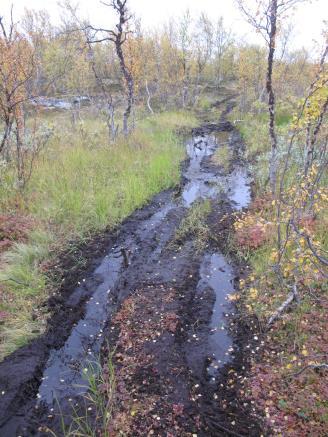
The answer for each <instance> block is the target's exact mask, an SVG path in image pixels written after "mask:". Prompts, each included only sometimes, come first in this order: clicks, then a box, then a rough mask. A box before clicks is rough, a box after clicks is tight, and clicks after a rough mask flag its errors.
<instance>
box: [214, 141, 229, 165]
mask: <svg viewBox="0 0 328 437" xmlns="http://www.w3.org/2000/svg"><path fill="white" fill-rule="evenodd" d="M212 159H213V161H214V163H215V164H217V165H220V166H222V167H223V169H224V171H225V172H228V170H229V167H230V163H231V159H232V149H231V148H230V147H229V145H228V144H223V145H222V146H220V147H218V148H217V149H216V151H215V152H214V154H213V158H212Z"/></svg>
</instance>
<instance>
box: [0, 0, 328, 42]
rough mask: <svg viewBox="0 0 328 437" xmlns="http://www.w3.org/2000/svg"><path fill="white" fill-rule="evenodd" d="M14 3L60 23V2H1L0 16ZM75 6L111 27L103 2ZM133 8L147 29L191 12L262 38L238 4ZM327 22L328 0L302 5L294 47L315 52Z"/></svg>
mask: <svg viewBox="0 0 328 437" xmlns="http://www.w3.org/2000/svg"><path fill="white" fill-rule="evenodd" d="M12 3H13V4H14V12H15V17H19V16H20V15H21V14H22V12H23V10H24V8H25V7H27V8H33V9H46V10H48V12H49V13H50V15H51V17H52V18H53V20H54V21H56V20H58V19H59V18H58V17H59V7H58V1H57V0H0V15H5V16H6V15H7V14H8V12H9V10H10V5H11V4H12ZM73 3H79V4H80V10H81V15H82V16H83V17H88V18H89V19H90V20H91V21H92V23H94V25H96V26H106V25H107V26H108V25H111V23H112V16H111V15H110V14H109V10H108V8H106V7H105V6H103V5H102V4H101V2H100V1H99V0H80V1H79V2H78V1H73ZM129 5H130V8H131V9H132V10H133V12H135V13H136V15H137V16H139V17H141V20H142V23H143V25H144V26H146V27H153V26H155V25H158V24H160V23H163V22H165V21H166V20H167V19H168V18H169V17H174V16H179V15H181V14H182V13H183V12H184V11H185V10H186V9H187V8H189V9H190V11H191V13H192V15H193V16H197V14H199V13H200V12H201V11H205V12H206V13H207V14H208V16H209V17H210V18H211V19H216V18H218V17H219V16H223V17H224V21H225V23H226V25H228V26H229V27H231V28H232V30H233V31H234V33H235V34H236V35H237V36H239V37H242V38H245V39H247V40H249V41H251V42H254V40H255V38H259V37H258V36H256V34H254V31H253V30H252V28H251V27H250V26H249V25H248V24H247V23H246V22H245V20H244V19H243V17H242V16H241V15H240V13H239V11H238V9H237V8H236V5H235V2H234V0H129ZM324 20H328V0H313V1H312V2H311V3H307V4H301V5H299V6H298V8H297V10H296V12H294V15H293V18H292V21H293V25H294V32H293V35H294V36H293V46H294V47H295V48H301V47H302V46H305V47H307V48H311V47H312V45H313V40H316V41H319V40H320V39H321V38H320V37H321V31H322V29H323V21H324Z"/></svg>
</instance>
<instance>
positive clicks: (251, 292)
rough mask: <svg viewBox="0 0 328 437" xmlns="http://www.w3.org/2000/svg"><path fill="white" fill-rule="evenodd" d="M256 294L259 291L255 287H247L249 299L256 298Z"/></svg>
mask: <svg viewBox="0 0 328 437" xmlns="http://www.w3.org/2000/svg"><path fill="white" fill-rule="evenodd" d="M258 294H259V292H258V290H257V289H256V288H253V287H251V288H250V289H249V297H250V298H251V299H256V298H257V296H258Z"/></svg>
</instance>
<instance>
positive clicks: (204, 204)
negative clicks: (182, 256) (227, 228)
mask: <svg viewBox="0 0 328 437" xmlns="http://www.w3.org/2000/svg"><path fill="white" fill-rule="evenodd" d="M210 212H211V202H210V201H209V200H202V201H198V202H195V203H194V204H193V205H192V207H191V208H190V209H189V211H188V214H187V216H186V217H185V218H184V219H183V220H182V222H181V223H180V226H179V227H178V229H177V231H176V233H175V236H174V239H173V241H172V243H171V245H172V247H179V246H180V245H181V244H183V243H184V242H185V241H186V240H187V239H188V238H193V240H194V241H195V247H196V250H197V251H201V250H203V249H204V248H205V246H206V244H207V242H208V239H209V228H208V226H207V224H206V218H207V216H208V215H209V213H210Z"/></svg>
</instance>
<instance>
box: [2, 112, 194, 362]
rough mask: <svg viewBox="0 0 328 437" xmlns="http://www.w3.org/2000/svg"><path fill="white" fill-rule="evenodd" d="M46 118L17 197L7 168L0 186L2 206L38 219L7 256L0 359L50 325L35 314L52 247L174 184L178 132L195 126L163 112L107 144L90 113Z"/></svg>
mask: <svg viewBox="0 0 328 437" xmlns="http://www.w3.org/2000/svg"><path fill="white" fill-rule="evenodd" d="M46 122H47V123H48V124H49V123H51V124H52V125H53V127H54V132H55V134H54V135H53V137H52V138H51V141H50V142H49V144H48V146H47V149H46V150H44V151H43V153H42V155H41V156H39V158H38V160H37V162H36V165H35V168H34V172H33V175H32V178H31V180H30V182H29V185H28V187H27V190H26V192H25V193H24V196H23V198H20V199H19V202H18V201H17V196H18V195H17V193H16V191H15V190H14V188H12V187H13V185H14V176H13V174H14V173H13V171H11V169H10V168H8V169H6V173H5V174H4V173H3V174H2V178H4V179H5V180H6V183H7V185H8V187H9V188H8V189H6V190H2V191H1V190H0V207H1V209H2V210H3V211H5V212H6V211H8V212H12V210H13V205H17V204H19V205H20V207H21V209H22V210H23V213H24V214H27V215H30V216H31V217H32V218H33V219H34V220H35V221H36V223H38V232H32V233H31V234H30V235H29V239H28V242H27V243H19V244H16V245H15V246H14V247H13V248H12V249H11V250H10V251H9V252H7V253H6V254H5V256H4V260H3V263H2V272H1V273H0V284H1V283H2V286H4V291H3V292H2V294H1V296H2V298H1V300H0V311H4V312H5V313H8V314H9V315H10V317H8V318H6V319H5V323H4V324H2V325H0V340H1V344H0V357H3V356H4V355H6V354H8V353H10V352H12V351H13V350H15V349H16V348H17V347H19V346H21V345H22V344H24V343H26V341H27V340H29V339H30V338H31V337H33V336H35V335H37V334H38V333H39V332H40V331H42V328H43V326H44V325H45V315H44V314H37V315H35V314H34V316H33V317H32V309H35V308H38V306H39V304H40V302H42V301H44V300H45V299H46V298H47V292H46V276H45V273H44V272H42V270H41V269H40V264H41V263H42V262H44V261H47V260H48V259H49V257H50V252H51V253H53V252H54V251H56V247H58V246H60V247H63V246H65V241H67V240H68V239H70V240H72V239H75V240H77V241H78V240H79V239H82V238H85V237H88V236H90V235H92V234H93V233H95V232H97V231H101V230H103V229H105V228H108V227H110V228H112V227H114V226H115V225H117V224H119V223H120V222H121V221H122V220H123V219H124V218H125V217H127V216H128V215H129V214H131V213H132V212H133V211H134V210H135V209H136V208H138V207H140V206H142V205H144V204H145V203H146V202H147V201H149V200H150V198H151V197H152V196H153V195H154V194H155V193H157V192H159V191H161V190H163V189H166V188H169V187H172V186H174V185H175V184H177V183H178V181H179V178H180V169H179V167H180V162H181V160H182V159H183V158H184V156H185V152H184V148H183V147H182V146H181V140H180V139H179V137H178V135H177V133H176V132H177V131H178V130H183V129H184V128H190V127H192V126H194V125H195V124H196V120H195V119H194V117H193V116H192V115H190V114H189V113H186V112H171V113H162V114H159V115H155V116H152V117H148V118H145V119H143V120H142V121H140V122H139V123H138V126H137V128H136V129H135V131H134V132H133V133H132V134H131V135H130V136H129V137H128V138H124V137H120V138H119V139H118V140H117V141H116V142H115V143H114V144H110V145H109V144H108V141H107V131H106V125H105V124H104V123H103V122H102V121H101V120H98V119H95V118H93V117H91V116H89V115H88V114H86V115H84V121H83V123H80V124H79V125H77V126H76V127H75V128H73V127H72V126H71V124H70V122H69V119H68V120H67V118H65V117H64V115H63V114H55V115H53V117H52V118H51V119H50V117H49V116H48V117H47V120H46ZM52 256H53V255H52ZM30 327H32V329H30Z"/></svg>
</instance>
